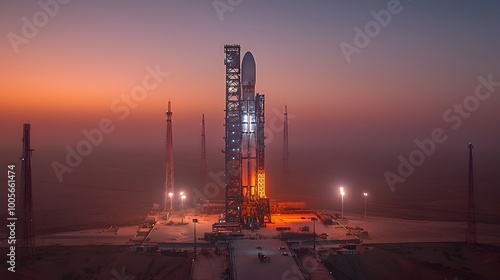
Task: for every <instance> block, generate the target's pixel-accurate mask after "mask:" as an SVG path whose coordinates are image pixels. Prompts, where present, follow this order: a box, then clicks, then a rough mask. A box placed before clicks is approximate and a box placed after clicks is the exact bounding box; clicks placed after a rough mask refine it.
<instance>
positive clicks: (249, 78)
mask: <svg viewBox="0 0 500 280" xmlns="http://www.w3.org/2000/svg"><path fill="white" fill-rule="evenodd" d="M241 64H242V65H241V81H242V89H243V98H242V99H243V100H254V99H255V80H256V79H255V78H256V68H255V59H254V57H253V55H252V53H251V52H247V53H245V56H244V57H243V62H242V63H241Z"/></svg>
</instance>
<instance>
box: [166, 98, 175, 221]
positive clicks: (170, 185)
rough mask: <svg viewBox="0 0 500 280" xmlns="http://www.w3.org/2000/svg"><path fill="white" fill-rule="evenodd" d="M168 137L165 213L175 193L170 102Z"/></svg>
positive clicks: (169, 106)
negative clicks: (170, 194)
mask: <svg viewBox="0 0 500 280" xmlns="http://www.w3.org/2000/svg"><path fill="white" fill-rule="evenodd" d="M165 115H167V136H166V138H167V139H166V160H165V173H166V174H165V195H164V200H163V202H164V203H163V211H167V200H168V198H167V197H168V194H169V193H172V194H175V193H174V142H173V137H172V115H173V113H172V104H171V102H170V100H168V107H167V112H166V113H165ZM170 210H171V211H172V210H173V203H172V200H170Z"/></svg>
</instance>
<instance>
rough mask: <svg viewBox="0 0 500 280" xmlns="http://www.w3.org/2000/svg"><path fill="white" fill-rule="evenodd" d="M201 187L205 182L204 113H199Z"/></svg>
mask: <svg viewBox="0 0 500 280" xmlns="http://www.w3.org/2000/svg"><path fill="white" fill-rule="evenodd" d="M200 183H201V187H202V188H204V187H205V185H206V184H207V147H206V144H205V114H202V115H201V174H200Z"/></svg>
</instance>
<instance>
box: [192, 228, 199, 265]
mask: <svg viewBox="0 0 500 280" xmlns="http://www.w3.org/2000/svg"><path fill="white" fill-rule="evenodd" d="M196 223H198V219H193V225H194V260H196Z"/></svg>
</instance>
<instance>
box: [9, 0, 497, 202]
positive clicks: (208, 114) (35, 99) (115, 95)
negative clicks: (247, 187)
mask: <svg viewBox="0 0 500 280" xmlns="http://www.w3.org/2000/svg"><path fill="white" fill-rule="evenodd" d="M40 2H42V3H50V4H51V5H52V6H50V5H49V6H48V8H47V9H49V10H50V11H51V13H52V15H49V16H47V12H44V9H43V7H42V6H43V5H40V4H39V3H38V2H37V1H13V0H8V1H2V2H1V3H0V34H2V39H1V40H0V49H1V57H0V58H1V59H0V61H1V62H2V63H1V68H0V77H2V78H1V79H2V82H1V83H0V95H1V102H0V104H1V105H0V106H1V110H0V119H1V123H0V126H1V130H2V133H1V135H0V143H2V144H1V145H2V146H1V148H0V149H1V151H0V152H1V154H2V156H1V162H2V164H3V165H4V166H5V164H7V163H8V162H15V161H17V159H18V158H19V156H20V152H21V137H22V124H23V123H24V122H30V123H31V124H32V143H33V144H32V146H33V148H34V149H35V154H34V158H33V164H34V166H33V169H34V180H35V181H39V183H40V185H43V186H45V185H47V186H48V185H49V184H51V186H50V187H40V188H39V189H40V192H43V193H44V194H46V195H50V193H51V192H54V190H57V189H58V188H61V187H64V188H66V187H67V186H69V184H75V183H79V184H82V185H87V184H88V185H92V186H96V187H97V188H111V189H114V188H116V189H120V188H127V189H133V190H137V189H145V190H149V191H151V192H156V191H158V192H161V188H162V184H163V183H162V180H164V177H163V176H164V173H163V172H164V167H163V162H164V150H165V148H164V141H165V115H164V113H165V111H166V105H167V101H168V99H170V100H172V106H173V112H174V115H173V119H174V149H175V162H176V171H175V172H176V179H175V180H176V184H179V185H180V186H184V187H185V188H187V189H192V188H194V187H196V186H195V185H196V184H197V178H198V176H199V175H198V174H199V162H200V160H199V153H200V122H201V114H202V113H204V114H205V119H206V123H207V147H208V150H209V151H208V162H209V166H208V168H209V170H213V171H214V172H218V171H220V170H222V168H223V154H222V153H221V152H220V150H221V149H222V148H223V147H224V143H223V139H222V137H223V132H224V128H223V126H222V124H223V121H224V112H223V109H224V100H225V96H224V94H225V85H224V82H225V77H224V75H225V68H224V64H223V58H224V53H223V51H224V49H223V47H224V44H240V45H241V48H242V56H243V54H244V53H245V52H246V51H251V52H252V53H253V55H254V57H255V60H256V65H257V83H256V90H257V92H260V93H264V94H266V110H267V111H266V120H267V123H268V124H267V128H268V131H267V136H268V138H267V157H266V164H267V166H268V171H267V174H268V175H267V176H268V178H269V180H268V189H269V192H270V193H271V194H275V195H281V194H285V193H286V194H287V195H288V196H289V197H288V198H290V199H310V201H313V202H314V201H315V199H316V198H314V197H313V195H307V194H304V192H303V189H301V188H302V187H304V186H306V185H308V184H310V186H307V187H308V188H309V189H311V193H313V194H321V193H324V191H327V193H328V196H329V197H331V199H332V201H333V200H334V199H337V194H336V193H335V194H334V192H333V191H332V188H333V187H336V186H338V185H339V184H346V185H348V186H350V187H351V190H356V191H363V190H367V191H372V192H373V191H375V190H377V192H378V194H379V196H380V197H382V196H386V197H391V195H393V196H394V195H398V193H399V194H401V193H405V194H407V195H408V196H409V197H411V196H415V197H422V196H423V197H425V195H424V194H422V193H421V192H420V191H419V190H422V189H428V188H429V189H433V191H435V192H436V193H437V194H438V195H440V197H443V196H445V194H441V193H440V191H441V190H443V192H445V193H446V192H447V191H449V190H450V189H453V188H457V186H458V188H459V189H458V190H456V193H459V194H456V197H457V199H458V198H460V196H461V195H462V194H465V188H466V184H467V182H466V180H464V179H466V176H467V175H466V170H467V169H466V168H467V152H468V151H467V143H468V141H473V142H474V143H475V145H476V149H475V152H476V157H475V160H476V168H477V169H478V170H477V173H478V174H479V176H478V179H477V180H478V183H477V188H478V189H481V187H484V190H485V192H486V193H483V194H479V195H478V196H479V197H489V198H490V199H491V200H494V199H496V200H498V198H499V197H500V193H499V192H498V185H499V184H500V177H499V175H498V171H499V170H500V148H499V147H498V143H500V122H499V117H500V114H499V109H500V68H499V65H500V55H499V50H500V17H499V16H498V15H499V14H500V4H499V3H498V1H451V0H448V1H404V0H402V1H392V0H384V1H298V0H295V1H250V0H243V1H236V0H233V1H225V0H220V1H181V0H177V1H111V0H110V1H97V0H93V1H78V0H73V1H62V0H61V1H60V2H56V1H55V0H53V1H49V0H41V1H40ZM62 2H68V3H67V4H61V3H62ZM54 3H57V4H56V5H57V9H56V8H55V6H54ZM221 3H222V4H221ZM231 3H232V4H231ZM218 9H219V10H218ZM372 11H373V12H372ZM44 13H45V17H44V16H43V14H44ZM34 15H35V17H34ZM36 15H38V16H36ZM374 15H375V16H374ZM387 15H389V17H390V18H388V17H387ZM384 16H385V17H384ZM377 17H379V18H378V20H379V22H381V23H382V24H381V23H379V22H377V19H376V18H377ZM45 19H46V22H43V21H44V20H45ZM26 22H28V23H26ZM36 23H38V26H37V25H35V24H36ZM27 24H28V25H31V27H34V28H35V30H34V29H33V28H30V27H29V26H28V27H26V26H25V25H27ZM383 25H385V26H383ZM367 26H368V31H367V29H366V28H367ZM370 26H371V27H370ZM370 28H371V29H370ZM357 30H361V32H362V33H363V34H362V35H359V33H358V31H357ZM370 32H371V33H370ZM367 33H368V34H371V35H372V36H370V35H367ZM26 35H28V36H26ZM360 36H361V37H360ZM28 37H30V38H28ZM366 39H368V40H366ZM342 44H343V46H346V45H349V46H350V47H349V50H350V51H352V53H351V54H350V55H348V56H346V55H345V49H344V52H343V49H342V48H341V46H342ZM480 77H482V78H480ZM145 80H146V82H145ZM138 86H139V87H141V86H142V88H148V89H146V91H145V92H143V93H142V95H141V96H140V98H135V99H134V97H133V94H139V93H136V92H135V91H137V90H138V89H137V87H138ZM478 87H480V89H479V90H478ZM478 92H479V93H478ZM127 98H129V99H127ZM127 100H128V101H127ZM464 101H465V103H464ZM285 104H286V105H288V108H289V113H290V116H291V119H290V128H289V130H290V136H289V137H290V164H291V171H292V179H293V181H294V183H293V185H294V186H293V187H292V190H290V191H289V190H287V189H286V188H284V187H283V186H281V185H280V184H281V183H282V178H281V177H280V176H281V149H282V139H283V134H282V127H281V123H282V117H281V112H282V110H283V106H284V105H285ZM454 104H458V105H454ZM460 108H461V109H460ZM460 110H461V111H460ZM103 119H107V120H109V121H110V123H111V124H109V126H112V127H113V129H110V130H112V131H110V132H109V133H103V135H104V137H103V139H102V142H100V143H99V144H98V145H97V146H94V147H93V150H92V152H91V154H90V155H89V156H85V157H83V160H82V163H81V164H79V165H78V166H77V167H75V168H72V169H73V171H72V172H71V173H65V174H64V175H63V180H62V182H60V180H58V177H57V175H56V174H55V172H54V169H53V167H52V166H51V164H53V162H55V161H57V162H60V163H64V161H65V155H66V153H67V152H66V147H67V146H70V147H73V148H75V147H76V146H77V144H78V143H79V141H81V140H82V139H85V136H84V134H82V131H83V130H86V131H92V130H93V129H97V128H99V123H100V122H101V121H102V120H103ZM271 124H275V125H271ZM435 129H441V130H442V132H443V133H444V136H443V135H442V138H443V137H444V138H446V140H443V141H442V143H437V144H436V148H435V152H432V153H430V155H429V156H426V158H425V162H424V163H423V164H422V165H421V166H418V167H416V168H415V172H414V173H413V174H412V175H410V176H409V177H408V178H405V179H406V180H405V182H401V183H397V184H396V185H395V188H396V191H395V192H394V193H393V192H391V190H390V188H389V186H388V183H387V181H386V178H385V177H384V172H386V171H390V172H392V173H395V174H397V173H398V164H400V160H399V159H398V156H399V155H401V156H402V157H403V158H405V159H408V157H409V155H410V153H411V152H412V151H413V150H415V149H418V147H417V145H416V144H415V143H414V141H415V140H416V139H419V140H422V139H426V138H430V137H432V135H431V134H432V133H433V131H434V130H435ZM444 138H443V139H444ZM141 168H144V170H143V169H141ZM106 171H109V172H111V173H106ZM143 171H144V172H143ZM113 172H115V173H113ZM111 174H113V175H111ZM115 175H116V176H115ZM481 175H482V176H481ZM144 176H147V177H148V178H144ZM58 184H59V185H58ZM65 184H68V185H65ZM273 184H274V185H273ZM145 185H147V186H145ZM419 187H421V188H420V189H419ZM441 188H442V189H441ZM495 188H496V189H497V190H496V191H494V189H495ZM42 190H43V191H42ZM78 190H79V191H81V190H82V189H78ZM462 190H463V191H462ZM454 195H455V194H454ZM318 201H320V202H321V203H323V205H328V203H329V202H328V199H327V198H321V199H319V200H318ZM359 201H361V200H360V199H359ZM485 201H487V200H485ZM490 206H491V207H493V206H492V205H490ZM490 206H485V207H486V208H488V207H490ZM479 208H481V206H479Z"/></svg>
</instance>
